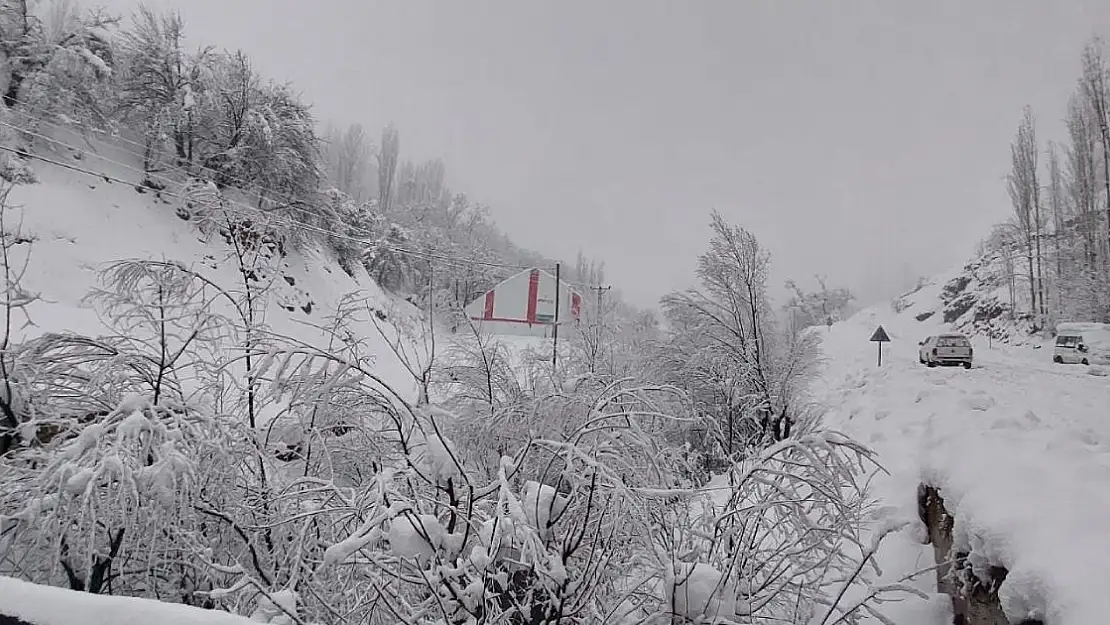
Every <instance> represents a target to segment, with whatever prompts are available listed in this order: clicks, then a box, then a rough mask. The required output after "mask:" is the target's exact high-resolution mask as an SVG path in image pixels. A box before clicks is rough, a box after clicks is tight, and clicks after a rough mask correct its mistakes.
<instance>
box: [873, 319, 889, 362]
mask: <svg viewBox="0 0 1110 625" xmlns="http://www.w3.org/2000/svg"><path fill="white" fill-rule="evenodd" d="M871 342H872V343H875V344H877V345H878V346H879V366H880V367H881V366H883V343H889V342H890V337H889V336H887V333H886V330H884V329H883V326H879V327H878V328H876V329H875V333H874V334H872V335H871Z"/></svg>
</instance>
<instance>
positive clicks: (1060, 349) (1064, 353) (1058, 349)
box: [1052, 334, 1091, 365]
mask: <svg viewBox="0 0 1110 625" xmlns="http://www.w3.org/2000/svg"><path fill="white" fill-rule="evenodd" d="M1089 351H1090V348H1089V347H1087V344H1086V343H1084V342H1083V335H1082V334H1057V335H1056V345H1055V346H1054V347H1053V348H1052V362H1055V363H1057V364H1069V365H1073V364H1076V363H1078V364H1081V365H1089V364H1091V361H1090V358H1088V357H1087V353H1088V352H1089Z"/></svg>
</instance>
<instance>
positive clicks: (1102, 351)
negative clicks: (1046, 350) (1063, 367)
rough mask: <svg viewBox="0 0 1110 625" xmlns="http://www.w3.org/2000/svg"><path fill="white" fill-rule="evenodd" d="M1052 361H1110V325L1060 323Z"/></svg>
mask: <svg viewBox="0 0 1110 625" xmlns="http://www.w3.org/2000/svg"><path fill="white" fill-rule="evenodd" d="M1052 362H1055V363H1058V364H1081V365H1089V364H1091V363H1106V362H1110V325H1108V324H1104V323H1075V322H1068V323H1060V324H1058V325H1057V326H1056V341H1055V344H1054V345H1053V347H1052Z"/></svg>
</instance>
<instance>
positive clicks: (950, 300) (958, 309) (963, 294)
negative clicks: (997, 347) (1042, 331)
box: [891, 253, 1029, 343]
mask: <svg viewBox="0 0 1110 625" xmlns="http://www.w3.org/2000/svg"><path fill="white" fill-rule="evenodd" d="M891 310H892V311H893V312H894V313H896V314H897V315H898V317H899V318H900V319H905V320H912V321H916V322H919V323H922V324H924V323H925V322H929V323H930V324H933V325H935V326H937V327H940V326H943V327H945V328H946V329H952V330H958V331H962V332H965V333H967V334H979V335H982V336H987V335H988V334H989V335H991V336H994V337H995V338H996V339H999V340H1004V341H1007V342H1011V343H1015V342H1016V343H1020V342H1024V341H1025V340H1026V339H1027V338H1028V334H1029V333H1028V322H1027V320H1024V319H1022V318H1021V317H1020V316H1018V318H1017V319H1014V318H1013V317H1014V315H1012V314H1011V313H1012V307H1011V305H1010V295H1009V285H1008V282H1007V280H1006V277H1005V272H1004V267H1003V261H1002V257H1001V255H1000V254H998V253H988V254H985V255H983V256H980V257H978V258H976V259H974V260H972V261H970V262H968V263H965V264H963V265H961V266H959V267H958V268H954V269H952V270H951V271H947V272H945V273H942V274H940V275H938V276H936V277H933V278H930V279H926V280H923V281H922V282H920V283H919V284H918V286H917V288H915V289H914V290H912V291H910V292H908V293H905V294H903V295H901V296H899V297H897V298H895V299H894V301H893V302H892V303H891ZM910 325H911V324H906V327H910ZM922 327H927V326H922Z"/></svg>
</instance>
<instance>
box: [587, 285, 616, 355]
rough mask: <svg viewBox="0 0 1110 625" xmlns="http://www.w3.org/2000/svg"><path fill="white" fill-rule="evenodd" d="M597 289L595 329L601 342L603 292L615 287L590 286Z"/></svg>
mask: <svg viewBox="0 0 1110 625" xmlns="http://www.w3.org/2000/svg"><path fill="white" fill-rule="evenodd" d="M589 288H591V289H593V290H595V291H597V308H596V309H594V325H595V327H594V331H595V332H597V341H598V343H600V342H601V293H602V292H603V291H608V290H609V289H611V288H613V287H612V286H591V287H589Z"/></svg>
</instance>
